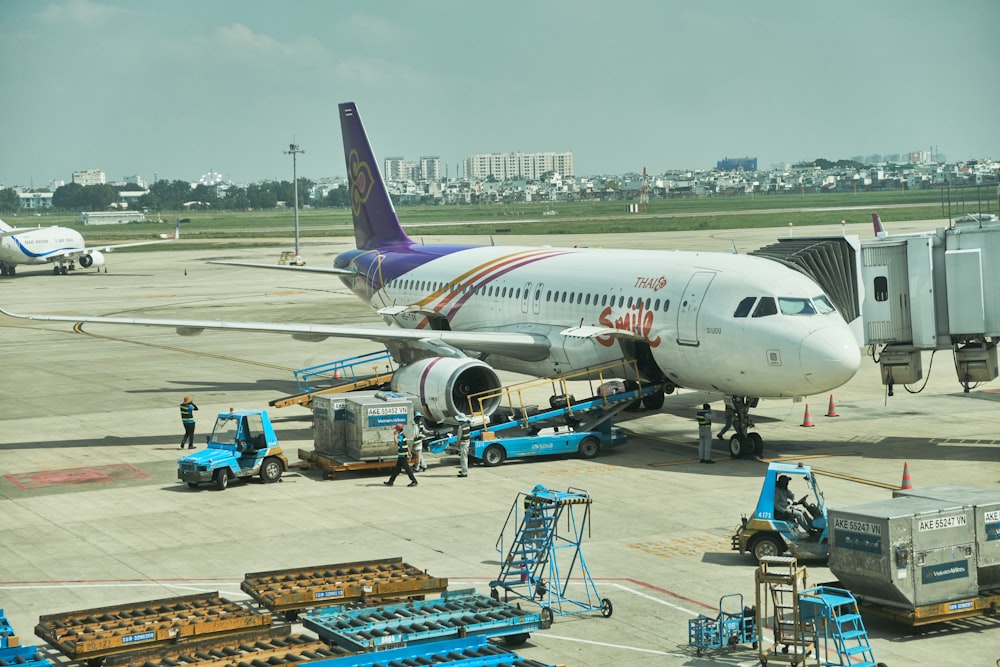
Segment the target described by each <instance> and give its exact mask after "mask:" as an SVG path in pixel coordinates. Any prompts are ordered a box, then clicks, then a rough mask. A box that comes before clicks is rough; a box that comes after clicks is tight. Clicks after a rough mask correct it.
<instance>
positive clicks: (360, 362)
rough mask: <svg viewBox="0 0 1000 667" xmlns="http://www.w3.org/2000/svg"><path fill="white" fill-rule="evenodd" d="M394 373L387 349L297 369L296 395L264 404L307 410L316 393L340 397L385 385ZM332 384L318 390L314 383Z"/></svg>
mask: <svg viewBox="0 0 1000 667" xmlns="http://www.w3.org/2000/svg"><path fill="white" fill-rule="evenodd" d="M394 372H395V362H393V360H392V355H391V354H389V352H388V351H387V350H382V351H381V352H369V353H368V354H361V355H358V356H356V357H346V358H344V359H338V360H337V361H328V362H326V363H323V364H317V365H315V366H309V367H307V368H300V369H299V370H297V371H294V375H295V383H296V384H297V385H298V388H299V392H298V393H297V394H292V395H291V396H286V397H284V398H277V399H275V400H273V401H270V402H269V403H268V405H270V406H271V407H272V408H284V407H288V406H289V405H301V406H303V407H306V408H308V407H310V406H311V404H312V399H313V396H317V395H319V394H343V393H346V392H349V391H358V390H361V389H370V388H372V387H380V386H382V385H384V384H388V383H389V381H391V380H392V375H393V373H394ZM318 381H323V382H325V383H330V382H332V383H335V384H333V386H326V387H319V386H318V385H317V384H316V383H317V382H318Z"/></svg>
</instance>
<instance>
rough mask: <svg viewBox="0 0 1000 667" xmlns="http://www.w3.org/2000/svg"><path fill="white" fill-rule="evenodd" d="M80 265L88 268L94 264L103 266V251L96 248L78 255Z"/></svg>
mask: <svg viewBox="0 0 1000 667" xmlns="http://www.w3.org/2000/svg"><path fill="white" fill-rule="evenodd" d="M79 261H80V266H82V267H83V268H85V269H89V268H90V267H92V266H94V267H97V266H104V253H102V252H100V251H98V250H91V251H90V254H88V255H80V260H79Z"/></svg>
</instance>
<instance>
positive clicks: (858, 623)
mask: <svg viewBox="0 0 1000 667" xmlns="http://www.w3.org/2000/svg"><path fill="white" fill-rule="evenodd" d="M799 619H800V622H801V623H802V624H803V626H804V630H805V632H804V634H808V633H809V632H811V633H812V634H813V646H815V647H816V655H817V659H818V660H820V661H821V662H818V663H817V664H819V665H824V666H828V665H839V666H843V667H847V666H850V667H875V666H876V664H877V663H876V662H875V657H874V655H873V654H872V647H871V644H870V643H869V642H868V632H867V631H866V630H865V625H864V622H863V621H862V620H861V614H860V613H859V611H858V602H857V600H855V599H854V595H852V594H851V592H850V591H846V590H843V589H840V588H833V587H831V586H817V587H816V588H810V589H808V590H805V591H802V592H800V593H799ZM834 658H836V661H834Z"/></svg>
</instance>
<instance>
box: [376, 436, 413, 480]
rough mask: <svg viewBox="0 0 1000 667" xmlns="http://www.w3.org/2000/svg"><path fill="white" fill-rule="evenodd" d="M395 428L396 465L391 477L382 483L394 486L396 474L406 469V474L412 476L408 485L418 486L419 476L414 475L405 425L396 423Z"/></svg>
mask: <svg viewBox="0 0 1000 667" xmlns="http://www.w3.org/2000/svg"><path fill="white" fill-rule="evenodd" d="M393 430H394V431H395V434H396V466H395V467H394V468H393V469H392V475H390V476H389V479H387V480H386V481H384V482H382V483H383V484H385V485H386V486H392V483H393V482H395V481H396V475H398V474H399V472H400V471H401V470H405V471H406V476H407V477H409V478H410V483H409V484H407V486H416V485H417V478H416V477H414V476H413V468H411V467H410V446H409V445H408V444H407V442H406V434H405V433H403V425H402V424H396V426H394V427H393Z"/></svg>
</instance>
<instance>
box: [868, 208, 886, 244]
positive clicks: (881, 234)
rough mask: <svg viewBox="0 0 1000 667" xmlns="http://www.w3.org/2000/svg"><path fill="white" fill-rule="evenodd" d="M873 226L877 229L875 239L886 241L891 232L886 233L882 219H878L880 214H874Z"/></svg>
mask: <svg viewBox="0 0 1000 667" xmlns="http://www.w3.org/2000/svg"><path fill="white" fill-rule="evenodd" d="M872 225H873V226H874V227H875V238H877V239H884V238H885V237H886V236H888V235H889V232H887V231H885V226H884V225H883V224H882V218H880V217H878V213H872Z"/></svg>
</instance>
